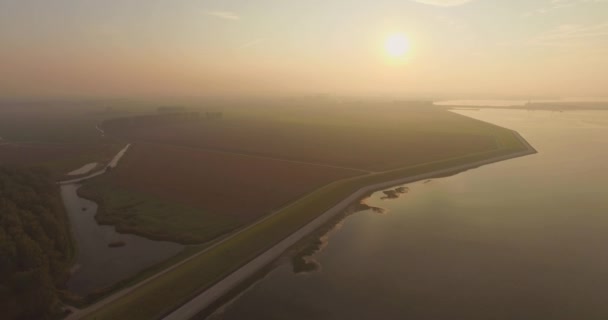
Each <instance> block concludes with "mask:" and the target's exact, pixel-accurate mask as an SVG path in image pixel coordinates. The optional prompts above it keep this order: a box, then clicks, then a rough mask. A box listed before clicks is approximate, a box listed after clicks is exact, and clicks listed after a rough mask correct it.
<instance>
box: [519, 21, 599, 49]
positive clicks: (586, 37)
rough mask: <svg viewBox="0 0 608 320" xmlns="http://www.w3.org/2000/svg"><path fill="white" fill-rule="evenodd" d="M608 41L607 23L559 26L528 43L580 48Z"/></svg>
mask: <svg viewBox="0 0 608 320" xmlns="http://www.w3.org/2000/svg"><path fill="white" fill-rule="evenodd" d="M604 38H606V39H608V22H605V23H600V24H595V25H572V24H565V25H561V26H559V27H557V28H555V29H553V30H550V31H548V32H546V33H544V34H541V35H540V36H538V37H536V38H534V39H532V40H531V41H529V43H528V44H531V45H536V46H560V47H567V46H582V45H586V44H589V43H590V42H592V41H594V40H598V39H604Z"/></svg>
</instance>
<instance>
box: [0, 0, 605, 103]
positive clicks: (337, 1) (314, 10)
mask: <svg viewBox="0 0 608 320" xmlns="http://www.w3.org/2000/svg"><path fill="white" fill-rule="evenodd" d="M395 34H398V35H402V36H404V37H405V38H407V40H408V43H409V46H408V48H409V50H408V51H407V53H406V54H405V55H404V56H401V57H392V56H391V55H390V54H388V53H387V52H386V49H385V41H386V39H387V38H390V37H391V35H395ZM321 93H322V94H331V95H339V96H349V95H352V96H368V95H369V96H390V97H404V98H407V97H428V98H506V97H517V98H523V99H527V98H555V97H605V96H608V0H373V1H371V0H370V1H363V0H305V1H304V0H208V1H205V0H120V1H119V0H72V1H68V0H53V1H48V0H38V1H34V0H0V97H148V98H153V97H171V96H189V97H206V96H272V95H281V96H284V95H310V94H321Z"/></svg>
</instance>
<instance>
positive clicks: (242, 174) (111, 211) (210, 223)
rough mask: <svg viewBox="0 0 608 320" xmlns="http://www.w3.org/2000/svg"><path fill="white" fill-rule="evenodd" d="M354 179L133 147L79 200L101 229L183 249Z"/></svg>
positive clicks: (305, 167)
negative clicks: (96, 205)
mask: <svg viewBox="0 0 608 320" xmlns="http://www.w3.org/2000/svg"><path fill="white" fill-rule="evenodd" d="M359 174H361V172H359V171H353V170H349V169H340V168H334V167H326V166H319V165H311V164H304V163H297V162H290V161H281V160H275V159H265V158H259V157H252V156H247V155H235V154H227V153H221V152H213V151H205V150H200V149H195V148H185V147H179V146H169V145H156V144H147V143H139V144H135V145H134V146H133V147H132V148H131V150H129V152H128V153H127V155H126V156H125V158H124V159H123V161H122V162H121V165H120V166H118V167H117V168H116V169H115V170H113V171H112V172H110V173H109V174H107V175H105V176H103V177H100V178H99V179H97V180H95V181H92V182H91V183H89V184H87V185H85V187H84V190H83V193H84V194H85V195H87V194H89V195H90V196H89V197H91V198H93V199H96V200H97V201H99V202H101V203H102V204H103V207H104V210H103V212H102V213H100V214H99V215H98V216H97V219H98V220H99V221H101V222H103V223H110V224H114V225H117V227H118V229H119V230H122V231H130V232H135V233H138V234H142V235H145V236H148V237H150V238H158V239H169V240H176V241H180V242H186V243H190V242H203V241H207V240H210V239H212V238H213V237H214V236H217V235H218V234H222V233H224V232H226V231H230V230H232V229H234V228H235V227H236V226H240V225H243V224H245V223H247V222H250V221H252V220H255V219H257V218H259V217H260V216H263V215H265V214H268V213H270V212H271V211H272V210H274V209H276V208H279V207H281V206H283V205H284V204H286V203H288V202H291V201H293V200H295V199H297V198H298V197H300V196H302V195H304V194H305V193H307V192H310V191H312V190H314V189H315V188H318V187H320V186H322V185H325V184H327V183H330V182H332V181H335V180H340V179H343V178H347V177H352V176H355V175H359ZM96 195H97V196H96ZM176 206H181V208H176Z"/></svg>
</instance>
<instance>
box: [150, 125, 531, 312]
mask: <svg viewBox="0 0 608 320" xmlns="http://www.w3.org/2000/svg"><path fill="white" fill-rule="evenodd" d="M510 131H511V132H512V133H513V134H514V135H515V137H516V138H517V139H518V140H519V142H521V143H522V144H523V145H524V146H525V147H526V149H525V150H522V151H518V152H514V153H510V154H507V155H501V156H496V157H492V158H489V159H485V160H479V161H475V162H472V163H468V164H463V165H457V166H454V167H450V168H445V169H440V170H435V171H432V172H428V173H423V174H419V175H414V176H410V177H405V178H399V179H394V180H390V181H385V182H380V183H376V184H372V185H369V186H366V187H362V188H360V189H359V190H357V191H355V192H354V193H352V194H351V195H350V196H348V197H346V198H344V199H342V200H340V201H339V202H338V203H337V204H335V205H334V206H333V207H331V208H329V209H328V210H326V211H325V212H323V213H322V214H320V215H319V216H318V217H316V218H315V219H313V220H312V221H310V222H308V223H307V224H305V225H304V226H302V227H300V228H299V229H298V230H296V231H295V232H294V233H292V234H291V235H289V236H287V237H286V238H284V239H283V240H281V241H279V242H278V243H277V244H275V245H273V246H272V247H271V248H269V249H267V250H266V251H264V252H262V253H261V254H259V255H258V256H256V257H255V258H253V259H252V260H250V261H249V262H247V263H245V264H244V265H243V266H241V267H239V268H238V269H237V270H235V271H233V272H231V273H230V274H229V275H227V276H226V277H224V278H223V279H222V280H219V281H218V282H216V283H215V284H213V285H212V286H210V287H208V288H207V289H205V290H204V291H203V292H201V293H199V294H198V295H196V296H194V298H192V299H190V300H189V301H188V302H186V303H184V304H183V305H181V306H180V307H178V308H177V309H174V310H173V311H171V312H169V313H168V314H166V315H165V316H164V317H162V319H164V320H178V319H179V320H182V319H191V318H192V317H195V316H196V315H197V314H199V313H201V312H204V311H205V310H206V309H208V308H209V307H210V306H213V305H214V303H216V301H218V300H220V299H222V298H223V297H224V296H226V295H227V294H230V292H233V291H234V289H235V288H237V287H238V286H239V285H241V284H242V283H244V282H246V281H248V280H249V279H250V278H251V277H253V276H255V275H256V274H257V273H258V272H259V271H260V270H262V269H263V268H266V267H267V266H268V265H270V264H271V263H272V262H273V261H275V260H276V259H278V258H280V257H281V256H282V255H283V254H284V253H285V252H286V251H287V250H289V249H290V248H291V247H293V246H294V245H296V244H297V243H298V242H299V241H301V240H302V239H304V238H305V237H307V236H309V235H310V234H312V233H313V232H315V231H316V230H318V229H319V228H321V227H323V225H325V224H326V223H327V222H329V221H330V220H331V219H332V218H334V217H335V216H337V215H338V214H340V213H341V212H343V211H344V210H345V209H346V208H348V206H350V205H351V204H353V203H354V202H356V201H357V200H359V199H360V198H361V197H364V196H365V195H366V194H369V193H372V192H376V191H379V190H383V189H386V188H388V187H393V186H397V185H401V184H406V183H412V182H416V181H421V180H425V179H431V178H436V177H437V176H444V175H447V174H454V173H459V172H463V171H466V170H470V169H474V168H478V167H481V166H484V165H488V164H492V163H496V162H501V161H505V160H509V159H513V158H518V157H523V156H526V155H531V154H535V153H538V151H537V150H536V149H534V147H532V146H531V145H530V144H529V143H528V141H526V140H525V139H524V138H523V137H522V136H521V135H520V134H519V133H518V132H517V131H514V130H510Z"/></svg>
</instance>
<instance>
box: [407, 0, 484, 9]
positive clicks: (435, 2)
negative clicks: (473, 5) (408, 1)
mask: <svg viewBox="0 0 608 320" xmlns="http://www.w3.org/2000/svg"><path fill="white" fill-rule="evenodd" d="M413 1H416V2H419V3H424V4H428V5H432V6H438V7H456V6H461V5H463V4H467V3H469V2H472V1H475V0H413Z"/></svg>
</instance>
